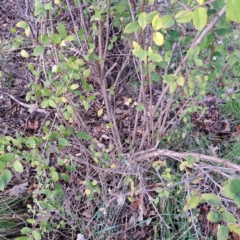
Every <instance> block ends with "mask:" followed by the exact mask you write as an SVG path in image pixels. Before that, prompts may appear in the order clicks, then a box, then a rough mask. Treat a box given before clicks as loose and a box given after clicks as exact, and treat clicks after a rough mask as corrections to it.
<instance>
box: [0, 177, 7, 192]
mask: <svg viewBox="0 0 240 240" xmlns="http://www.w3.org/2000/svg"><path fill="white" fill-rule="evenodd" d="M5 186H6V184H5V181H4V180H3V179H2V178H1V177H0V191H3V190H4V188H5Z"/></svg>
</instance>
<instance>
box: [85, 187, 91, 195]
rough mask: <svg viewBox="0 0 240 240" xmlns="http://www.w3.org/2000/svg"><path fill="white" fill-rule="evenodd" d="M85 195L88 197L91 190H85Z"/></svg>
mask: <svg viewBox="0 0 240 240" xmlns="http://www.w3.org/2000/svg"><path fill="white" fill-rule="evenodd" d="M85 193H86V195H87V196H88V195H89V194H90V193H91V190H90V189H88V188H87V189H86V190H85Z"/></svg>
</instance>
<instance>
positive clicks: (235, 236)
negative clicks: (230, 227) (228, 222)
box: [232, 232, 240, 240]
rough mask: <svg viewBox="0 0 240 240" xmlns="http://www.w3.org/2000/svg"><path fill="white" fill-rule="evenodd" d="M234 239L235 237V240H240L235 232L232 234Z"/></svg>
mask: <svg viewBox="0 0 240 240" xmlns="http://www.w3.org/2000/svg"><path fill="white" fill-rule="evenodd" d="M232 237H233V240H239V239H240V238H239V235H238V234H237V233H235V232H232Z"/></svg>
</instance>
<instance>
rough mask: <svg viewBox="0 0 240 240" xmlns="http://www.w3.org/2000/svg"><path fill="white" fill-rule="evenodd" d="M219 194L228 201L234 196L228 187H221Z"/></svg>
mask: <svg viewBox="0 0 240 240" xmlns="http://www.w3.org/2000/svg"><path fill="white" fill-rule="evenodd" d="M221 192H222V194H223V195H224V196H225V197H228V198H230V199H233V198H234V196H235V194H234V193H232V192H231V190H230V186H229V185H225V186H223V187H222V189H221Z"/></svg>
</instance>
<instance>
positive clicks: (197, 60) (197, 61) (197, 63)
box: [194, 58, 203, 67]
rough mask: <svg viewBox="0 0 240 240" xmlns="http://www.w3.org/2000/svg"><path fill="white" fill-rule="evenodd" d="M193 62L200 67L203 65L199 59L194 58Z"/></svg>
mask: <svg viewBox="0 0 240 240" xmlns="http://www.w3.org/2000/svg"><path fill="white" fill-rule="evenodd" d="M194 62H195V64H196V66H198V67H201V66H202V65H203V62H202V60H201V59H198V58H195V59H194Z"/></svg>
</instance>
